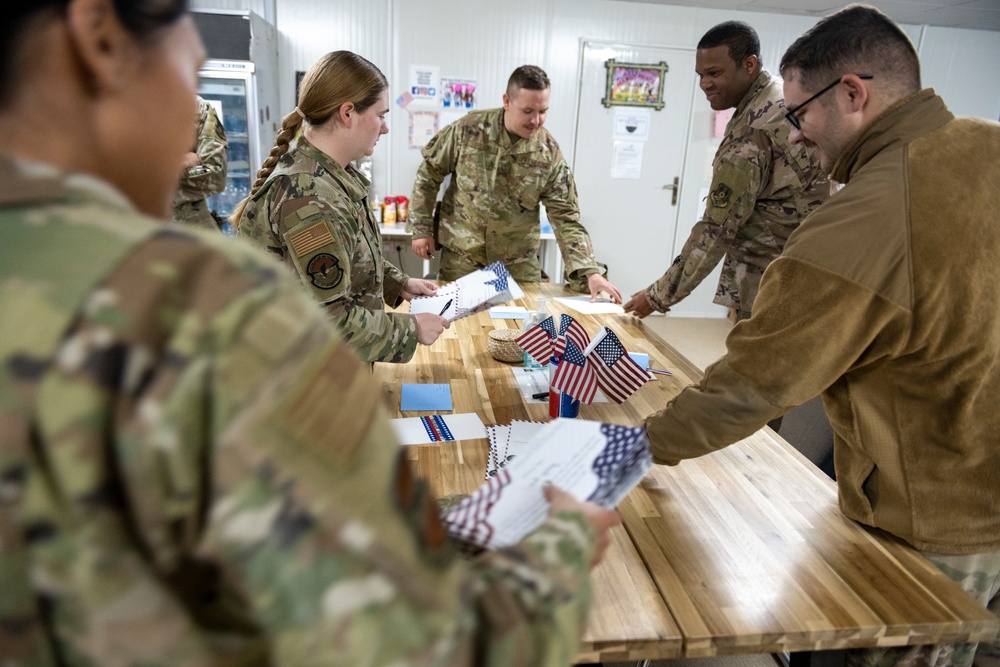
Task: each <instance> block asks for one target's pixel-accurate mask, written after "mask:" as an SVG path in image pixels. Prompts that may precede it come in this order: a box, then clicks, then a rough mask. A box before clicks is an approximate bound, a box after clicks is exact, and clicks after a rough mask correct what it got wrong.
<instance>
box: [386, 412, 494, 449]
mask: <svg viewBox="0 0 1000 667" xmlns="http://www.w3.org/2000/svg"><path fill="white" fill-rule="evenodd" d="M428 419H431V420H433V422H434V428H435V429H436V430H437V431H438V432H439V433H441V432H442V429H441V428H440V424H441V423H442V422H443V424H444V427H445V430H446V431H447V433H448V435H450V436H451V437H441V438H440V439H437V440H435V439H434V437H433V436H432V435H431V433H428V425H427V420H428ZM389 425H390V426H391V427H392V430H393V431H395V433H396V437H397V438H398V439H399V444H401V445H420V444H427V443H431V442H451V441H453V440H474V439H476V438H485V437H486V427H485V426H484V425H483V420H481V419H480V418H479V415H477V414H476V413H475V412H468V413H461V414H457V415H429V416H428V417H403V418H400V419H390V420H389Z"/></svg>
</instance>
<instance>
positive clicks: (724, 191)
mask: <svg viewBox="0 0 1000 667" xmlns="http://www.w3.org/2000/svg"><path fill="white" fill-rule="evenodd" d="M731 194H733V191H732V190H731V189H730V188H729V186H728V185H726V184H725V183H719V186H718V187H717V188H715V190H714V191H713V192H712V206H714V207H715V208H726V207H727V206H729V196H730V195H731Z"/></svg>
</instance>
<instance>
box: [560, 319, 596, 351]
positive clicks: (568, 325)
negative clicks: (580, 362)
mask: <svg viewBox="0 0 1000 667" xmlns="http://www.w3.org/2000/svg"><path fill="white" fill-rule="evenodd" d="M559 317H560V320H559V335H560V336H562V337H563V339H564V340H566V339H568V340H571V341H573V342H574V343H576V346H577V348H579V349H581V350H586V349H587V346H588V345H590V336H588V335H587V330H586V329H584V328H583V326H581V324H580V323H579V322H577V321H576V320H574V319H573V318H572V317H570V316H569V315H566V314H563V315H560V316H559ZM556 345H557V346H559V345H560V343H556Z"/></svg>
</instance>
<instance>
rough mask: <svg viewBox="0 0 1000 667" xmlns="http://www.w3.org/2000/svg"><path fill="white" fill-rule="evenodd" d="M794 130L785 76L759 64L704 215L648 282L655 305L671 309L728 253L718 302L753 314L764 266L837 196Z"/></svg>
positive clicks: (720, 154) (715, 167)
mask: <svg viewBox="0 0 1000 667" xmlns="http://www.w3.org/2000/svg"><path fill="white" fill-rule="evenodd" d="M790 130H791V124H789V122H788V120H787V119H786V118H785V101H784V95H783V92H782V90H781V82H780V81H778V80H777V79H775V78H773V77H772V76H771V75H770V74H769V73H768V72H766V71H763V70H762V71H761V73H760V75H759V76H758V77H757V79H756V80H755V81H754V83H753V84H752V85H751V86H750V90H748V91H747V93H746V95H744V96H743V99H742V100H740V103H739V105H737V107H736V110H735V111H734V112H733V117H732V119H731V120H730V121H729V124H728V125H727V126H726V136H725V137H724V138H723V139H722V143H721V144H719V149H718V150H717V151H716V153H715V160H714V161H713V163H712V172H713V173H712V187H711V190H710V191H709V196H708V202H707V205H706V207H705V214H704V215H703V216H702V218H701V220H700V221H698V223H697V224H696V225H695V226H694V229H692V230H691V235H690V236H689V237H688V240H687V242H686V243H685V244H684V247H683V249H681V254H680V255H679V256H678V257H677V258H676V259H675V260H674V263H673V264H672V265H671V266H670V268H669V269H668V270H667V272H666V273H665V274H664V275H663V277H662V278H660V279H659V280H657V281H656V282H655V283H653V284H652V285H650V286H649V287H647V288H646V299H647V300H648V301H649V303H650V305H651V306H652V307H653V308H654V309H656V310H658V311H660V312H666V311H668V310H669V309H670V307H671V306H673V305H674V304H675V303H677V302H678V301H680V300H681V299H683V298H684V297H686V296H687V295H688V294H690V293H691V291H692V290H693V289H694V288H695V287H697V286H698V284H699V283H700V282H701V281H702V280H704V279H705V277H706V276H707V275H708V274H709V273H711V272H712V269H714V268H715V266H716V265H717V264H718V263H719V260H720V259H722V258H723V257H725V261H724V262H723V265H722V275H721V276H720V277H719V287H718V289H717V290H716V293H715V299H714V301H715V303H717V304H720V305H723V306H729V307H730V308H735V309H736V312H737V315H738V317H740V318H746V317H749V316H750V311H751V310H752V308H753V302H754V299H756V298H757V290H758V287H759V285H760V278H761V276H762V275H763V274H764V269H766V268H767V265H768V264H770V263H771V262H772V261H774V260H775V259H777V257H778V256H779V255H780V254H781V251H782V249H783V248H784V247H785V242H786V241H787V240H788V237H789V235H791V233H792V232H793V231H795V229H796V228H797V227H798V226H799V224H800V223H801V222H802V220H803V219H805V217H806V215H808V214H809V212H810V211H812V210H813V209H814V208H816V207H817V206H819V205H820V204H822V203H823V202H824V201H825V200H826V199H827V198H828V197H829V196H830V194H832V190H831V185H830V181H829V180H828V179H827V177H826V176H825V175H824V174H823V173H822V170H821V169H820V166H819V162H818V161H816V160H815V159H814V158H813V156H812V153H811V152H808V151H806V149H805V147H804V146H802V144H798V145H793V144H791V143H789V141H788V134H789V131H790Z"/></svg>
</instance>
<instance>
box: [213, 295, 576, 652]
mask: <svg viewBox="0 0 1000 667" xmlns="http://www.w3.org/2000/svg"><path fill="white" fill-rule="evenodd" d="M271 308H272V309H273V312H264V313H262V314H261V316H260V317H259V318H258V320H257V321H255V322H251V323H250V326H249V327H247V329H248V334H247V335H245V336H244V338H245V340H244V341H242V344H241V347H243V350H242V351H236V350H234V354H233V356H232V359H231V360H227V361H223V362H222V364H221V366H222V367H225V365H227V364H228V363H232V364H233V365H234V366H235V367H236V368H239V369H242V368H243V367H244V363H245V359H247V358H252V357H254V356H258V357H259V355H260V353H259V352H258V350H260V349H263V348H264V347H265V346H266V344H267V341H268V340H269V339H270V338H271V337H272V336H274V335H275V333H276V332H275V325H274V322H282V323H284V326H285V327H287V328H291V329H293V330H295V331H290V332H286V333H283V334H282V335H280V336H279V337H280V338H281V339H283V340H285V341H288V343H287V345H286V346H285V347H284V348H283V349H282V350H281V351H280V352H284V353H285V356H283V357H279V356H278V355H275V354H274V353H275V352H277V350H274V349H273V348H272V349H271V350H270V351H269V354H268V358H267V359H260V363H259V366H258V367H259V368H260V372H259V374H258V375H257V377H256V378H248V377H246V376H245V375H244V374H242V372H240V373H237V372H236V368H234V372H233V373H232V374H231V375H230V374H228V373H223V374H222V375H223V376H229V377H233V378H234V380H236V378H239V379H238V381H237V382H238V384H236V385H235V386H227V387H220V392H221V393H222V394H224V395H226V396H230V397H232V403H231V405H233V413H234V414H235V416H236V418H235V419H234V420H233V421H232V422H231V424H230V425H229V426H228V427H227V428H226V429H225V432H224V434H223V436H222V442H223V443H224V444H223V447H222V449H221V450H220V455H219V456H218V457H217V467H216V471H217V475H216V476H217V479H219V481H220V487H221V488H222V489H223V490H224V493H223V494H222V495H221V496H220V497H218V499H217V501H216V507H218V508H220V509H221V508H225V510H224V511H214V512H211V516H212V517H213V519H214V521H213V524H212V526H211V527H210V530H209V532H208V535H209V540H210V542H211V543H214V544H217V545H218V549H219V551H220V552H221V553H224V554H227V555H229V556H230V557H231V558H232V560H233V562H235V563H237V564H238V566H239V568H240V577H239V580H242V581H245V582H247V584H248V589H249V590H248V598H249V599H252V600H255V601H258V602H259V603H260V605H261V606H260V608H259V612H260V615H261V616H260V618H261V619H262V622H263V624H264V626H265V627H267V628H268V629H269V630H271V631H272V633H273V635H274V638H275V639H274V644H273V645H274V646H275V649H276V651H275V652H276V655H275V658H276V662H277V663H280V664H285V663H287V664H345V665H355V664H362V663H372V664H396V663H403V662H413V663H419V662H422V661H424V660H427V661H430V660H431V659H432V658H438V659H440V658H441V657H442V656H445V658H444V659H443V660H442V662H443V663H444V664H471V663H473V662H482V663H485V664H496V665H511V666H514V665H532V664H538V665H542V664H551V665H557V664H559V665H565V664H569V663H570V662H571V661H572V657H573V654H574V652H575V650H576V648H577V645H578V641H579V637H580V635H581V633H582V629H583V624H584V620H585V618H586V611H587V609H588V606H589V584H588V581H589V580H588V574H587V571H588V562H589V558H590V557H591V554H592V541H593V535H592V532H591V529H590V527H589V526H588V525H587V524H586V522H585V521H584V520H583V518H582V516H580V515H579V514H577V513H564V514H559V515H556V516H554V517H551V518H550V519H549V520H548V521H547V522H546V524H545V525H544V526H543V527H542V528H541V529H539V530H538V531H536V532H535V533H533V534H532V535H531V536H529V537H528V538H526V540H525V541H524V542H523V543H522V544H521V545H518V546H517V547H515V548H512V549H510V550H507V551H505V552H497V553H491V554H487V555H486V556H484V557H482V558H480V559H478V560H476V561H474V562H473V563H471V564H470V563H467V562H465V561H464V560H462V559H460V558H457V557H456V553H455V551H454V549H453V545H452V544H451V543H450V541H449V540H448V538H447V537H446V535H445V533H444V531H443V527H442V525H441V523H440V520H439V518H438V513H437V506H436V504H435V503H434V502H433V500H432V498H431V497H430V495H429V494H428V489H427V486H426V484H425V483H423V481H422V480H419V479H417V478H415V477H414V475H413V473H412V470H411V468H410V465H409V463H408V461H407V460H406V456H405V454H404V453H403V452H402V451H401V450H400V449H399V447H398V445H397V444H396V440H395V437H394V436H393V434H392V432H391V430H390V429H389V427H388V424H387V422H386V420H385V415H384V413H383V410H382V407H381V405H380V400H381V399H380V393H379V391H378V388H377V387H376V386H374V381H373V380H372V378H371V376H370V375H369V374H368V373H367V371H366V369H364V368H362V367H361V366H360V365H359V364H358V363H357V362H356V361H355V359H354V357H353V355H352V354H351V353H350V352H349V351H348V350H346V349H345V348H344V346H343V344H342V343H338V342H329V339H328V337H327V332H326V331H325V329H324V328H323V327H321V326H318V325H316V324H315V322H313V321H312V319H313V318H309V317H304V316H301V315H300V314H299V313H297V312H294V311H293V312H291V313H290V312H289V309H288V307H287V305H286V304H284V303H283V304H281V306H278V305H277V301H274V302H273V303H272V306H271ZM297 308H298V309H300V310H303V309H304V306H298V307H297ZM250 330H256V331H257V332H259V333H257V334H255V335H256V336H265V337H266V338H265V339H263V340H253V338H254V335H251V334H250ZM264 332H268V333H264ZM251 365H252V366H256V365H255V364H251ZM258 382H259V383H260V384H261V385H263V390H258V391H259V393H258V394H257V396H256V398H253V397H251V396H250V395H249V394H248V388H252V387H253V385H254V384H257V383H258ZM241 405H242V406H245V407H244V408H242V409H240V408H239V407H237V406H241ZM278 507H280V508H281V509H280V510H279V511H277V512H274V511H272V509H269V508H273V509H277V508H278ZM261 513H263V514H264V516H265V517H266V518H267V520H268V523H269V525H268V526H267V529H266V530H257V529H254V528H253V526H254V525H255V524H257V522H258V521H259V520H260V518H261ZM262 527H263V526H262ZM289 569H291V573H290V572H289Z"/></svg>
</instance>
